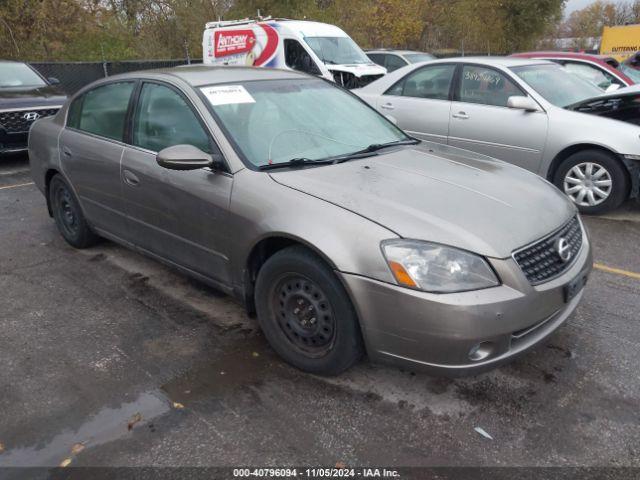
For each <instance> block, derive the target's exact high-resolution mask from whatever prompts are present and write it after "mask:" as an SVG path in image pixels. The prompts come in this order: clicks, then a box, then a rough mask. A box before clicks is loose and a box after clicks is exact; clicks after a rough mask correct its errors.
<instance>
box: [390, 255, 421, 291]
mask: <svg viewBox="0 0 640 480" xmlns="http://www.w3.org/2000/svg"><path fill="white" fill-rule="evenodd" d="M389 266H390V267H391V271H392V272H393V275H394V277H396V280H397V281H398V283H399V284H400V285H404V286H405V287H412V288H418V285H416V282H414V281H413V279H412V278H411V277H410V276H409V274H408V273H407V271H406V270H405V269H404V267H403V266H402V265H400V264H399V263H398V262H393V261H391V262H389Z"/></svg>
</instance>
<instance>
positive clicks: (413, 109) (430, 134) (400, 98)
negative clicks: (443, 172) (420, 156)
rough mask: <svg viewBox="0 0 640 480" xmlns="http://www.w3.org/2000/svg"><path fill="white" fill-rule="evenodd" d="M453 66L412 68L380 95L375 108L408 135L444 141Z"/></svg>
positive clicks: (433, 140)
mask: <svg viewBox="0 0 640 480" xmlns="http://www.w3.org/2000/svg"><path fill="white" fill-rule="evenodd" d="M455 70H456V66H455V65H454V64H435V65H429V66H426V67H422V68H419V69H417V70H413V71H412V72H411V73H409V74H407V75H406V76H405V77H403V78H402V79H401V80H399V81H398V82H397V83H396V84H394V85H393V86H392V87H391V88H390V89H389V90H387V91H386V92H385V93H384V94H383V95H381V96H380V98H379V99H378V101H377V105H376V108H377V109H378V111H379V112H380V113H382V114H383V115H387V116H388V117H391V118H393V119H394V120H396V122H397V125H398V126H399V127H400V128H402V129H403V130H405V131H406V132H407V133H408V134H409V135H413V136H415V137H417V138H421V139H423V140H429V141H432V142H439V143H447V137H448V135H449V115H450V110H451V100H450V89H451V83H452V81H453V76H454V72H455Z"/></svg>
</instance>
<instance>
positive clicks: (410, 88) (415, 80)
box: [386, 64, 456, 100]
mask: <svg viewBox="0 0 640 480" xmlns="http://www.w3.org/2000/svg"><path fill="white" fill-rule="evenodd" d="M455 71H456V66H455V65H453V64H448V65H430V66H428V67H423V68H420V69H418V70H415V71H413V72H411V73H410V74H408V75H407V76H406V77H404V79H402V80H401V81H399V82H398V83H396V84H395V85H394V86H393V87H391V88H390V89H389V90H387V92H386V94H387V95H401V96H403V97H414V98H430V99H435V100H448V99H449V89H450V88H451V81H452V80H453V74H454V72H455Z"/></svg>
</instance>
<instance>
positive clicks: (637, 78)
mask: <svg viewBox="0 0 640 480" xmlns="http://www.w3.org/2000/svg"><path fill="white" fill-rule="evenodd" d="M618 70H620V71H621V72H622V73H624V74H625V75H626V76H627V77H629V78H630V79H631V80H633V82H634V83H640V70H637V69H635V68H633V67H631V66H629V65H627V64H626V63H621V64H620V65H619V66H618Z"/></svg>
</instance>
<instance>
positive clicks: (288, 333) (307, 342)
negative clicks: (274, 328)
mask: <svg viewBox="0 0 640 480" xmlns="http://www.w3.org/2000/svg"><path fill="white" fill-rule="evenodd" d="M274 285H275V287H274V288H273V290H272V308H273V312H274V313H275V316H276V321H277V323H278V326H279V327H280V330H281V331H282V333H283V335H284V336H285V338H286V339H287V340H288V342H289V343H290V344H291V346H292V347H294V348H295V349H296V350H298V351H299V352H302V353H303V354H304V355H306V356H308V357H313V358H318V357H322V356H324V355H326V354H327V352H329V351H330V350H331V349H332V348H333V345H334V342H335V337H336V322H335V314H334V312H333V308H332V306H331V303H330V302H329V299H328V298H327V296H326V294H325V293H324V291H323V290H322V289H321V288H320V287H319V286H318V285H317V284H316V283H315V282H314V281H313V280H311V279H309V278H307V277H305V276H303V275H300V274H297V273H287V274H284V275H281V276H280V277H279V278H278V280H276V282H274Z"/></svg>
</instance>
